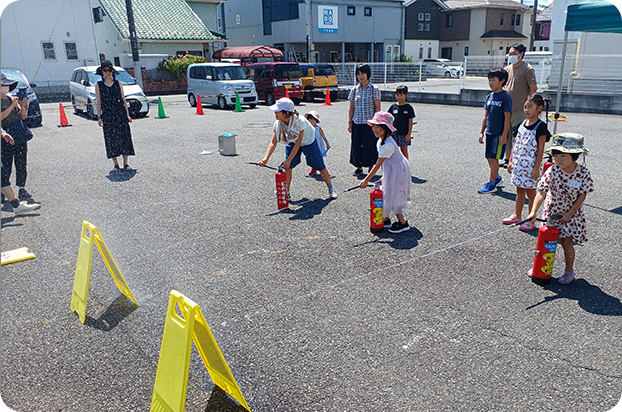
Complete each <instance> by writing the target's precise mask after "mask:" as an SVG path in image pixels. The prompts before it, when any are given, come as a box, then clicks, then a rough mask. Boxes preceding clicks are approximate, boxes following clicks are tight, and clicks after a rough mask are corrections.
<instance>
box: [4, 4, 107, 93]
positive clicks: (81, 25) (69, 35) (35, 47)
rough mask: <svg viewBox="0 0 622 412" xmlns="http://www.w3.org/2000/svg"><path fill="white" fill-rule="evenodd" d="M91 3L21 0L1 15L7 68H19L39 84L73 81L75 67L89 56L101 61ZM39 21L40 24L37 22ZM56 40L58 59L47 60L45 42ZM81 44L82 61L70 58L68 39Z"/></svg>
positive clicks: (9, 6) (80, 54)
mask: <svg viewBox="0 0 622 412" xmlns="http://www.w3.org/2000/svg"><path fill="white" fill-rule="evenodd" d="M92 21H93V17H92V12H91V7H90V5H89V2H84V1H81V0H64V1H63V0H19V1H16V2H13V3H11V4H9V5H8V6H7V7H6V8H5V9H4V11H3V12H2V17H1V18H0V33H1V35H0V39H1V42H2V44H1V47H0V49H1V56H2V66H3V67H15V68H18V69H20V70H22V71H23V72H24V74H25V75H26V77H28V79H29V81H30V82H31V83H37V85H38V86H45V85H48V84H50V85H58V82H64V83H66V84H69V79H70V77H71V73H72V71H73V69H74V68H76V67H79V66H82V65H83V64H84V60H85V59H86V58H91V59H95V60H96V61H97V56H98V53H97V49H96V47H95V36H94V33H93V26H92ZM35 22H36V23H35ZM43 41H46V42H49V41H51V42H53V43H54V49H55V52H56V60H55V61H45V60H44V59H43V51H42V47H41V42H43ZM68 41H69V42H75V43H76V44H77V51H78V61H68V60H67V58H66V56H65V46H64V42H68Z"/></svg>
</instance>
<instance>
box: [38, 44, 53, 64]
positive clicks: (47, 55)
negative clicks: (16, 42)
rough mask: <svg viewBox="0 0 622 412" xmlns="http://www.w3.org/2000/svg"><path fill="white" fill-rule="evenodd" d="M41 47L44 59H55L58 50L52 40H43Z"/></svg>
mask: <svg viewBox="0 0 622 412" xmlns="http://www.w3.org/2000/svg"><path fill="white" fill-rule="evenodd" d="M41 48H42V49H43V60H45V61H55V60H56V51H55V50H54V43H53V42H51V41H44V42H41Z"/></svg>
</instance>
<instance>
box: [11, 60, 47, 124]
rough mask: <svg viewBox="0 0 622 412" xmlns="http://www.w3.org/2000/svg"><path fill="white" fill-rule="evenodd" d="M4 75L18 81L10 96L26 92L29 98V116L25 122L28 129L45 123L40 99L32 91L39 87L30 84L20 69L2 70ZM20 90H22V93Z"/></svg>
mask: <svg viewBox="0 0 622 412" xmlns="http://www.w3.org/2000/svg"><path fill="white" fill-rule="evenodd" d="M2 74H4V75H5V76H6V77H7V78H9V79H11V80H17V87H16V88H15V89H13V91H12V92H10V93H9V95H10V96H17V94H18V93H23V92H24V90H25V93H26V97H27V98H28V116H27V117H26V120H24V123H26V125H27V126H28V127H37V126H41V122H42V121H43V116H41V107H40V106H39V99H37V95H36V93H35V92H34V90H32V88H33V87H37V85H36V84H30V82H29V81H28V79H27V78H26V76H25V75H24V73H22V72H21V71H19V70H18V69H10V68H6V69H2ZM20 89H21V90H22V91H21V92H20Z"/></svg>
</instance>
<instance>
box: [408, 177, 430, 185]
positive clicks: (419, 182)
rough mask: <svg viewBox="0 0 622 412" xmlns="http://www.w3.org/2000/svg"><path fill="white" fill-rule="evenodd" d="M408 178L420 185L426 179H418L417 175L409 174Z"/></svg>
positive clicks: (425, 181)
mask: <svg viewBox="0 0 622 412" xmlns="http://www.w3.org/2000/svg"><path fill="white" fill-rule="evenodd" d="M410 179H411V180H412V182H413V183H414V184H416V185H422V184H424V183H427V180H425V179H419V178H418V177H415V176H411V177H410Z"/></svg>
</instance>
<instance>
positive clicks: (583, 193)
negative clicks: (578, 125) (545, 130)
mask: <svg viewBox="0 0 622 412" xmlns="http://www.w3.org/2000/svg"><path fill="white" fill-rule="evenodd" d="M587 151H588V150H587V149H586V148H585V147H584V146H583V136H581V135H580V134H576V133H562V134H559V135H555V136H553V146H552V147H550V148H549V149H547V153H550V154H552V155H553V161H554V162H555V164H554V165H553V166H551V167H550V168H549V169H548V170H547V171H546V173H544V175H543V176H542V179H540V181H539V182H538V193H536V198H535V200H534V203H533V206H532V207H531V211H530V213H529V216H528V217H527V219H534V218H535V217H536V213H537V212H538V209H539V208H540V206H541V205H542V202H544V210H543V212H542V218H543V219H548V218H549V216H551V215H555V214H559V215H561V216H562V217H561V218H560V219H559V220H557V221H556V222H555V227H557V228H558V229H559V237H560V243H561V245H562V248H563V249H564V260H565V263H566V268H565V271H564V274H563V276H561V277H560V278H559V279H558V280H557V281H558V282H559V283H561V284H562V285H567V284H569V283H572V281H573V280H574V279H575V277H576V274H575V272H574V261H575V250H574V244H573V241H574V242H577V243H583V242H587V236H586V225H585V215H584V214H583V209H582V208H581V206H582V205H583V202H584V201H585V198H586V197H587V194H588V193H589V192H593V191H594V182H593V181H592V176H591V175H590V171H589V170H588V169H587V167H585V166H583V165H580V164H578V163H577V159H579V156H580V155H581V153H583V154H584V155H585V153H587ZM528 275H529V276H531V270H529V272H528Z"/></svg>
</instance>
